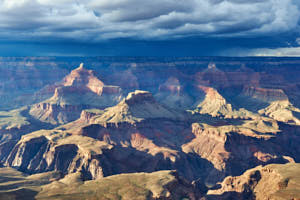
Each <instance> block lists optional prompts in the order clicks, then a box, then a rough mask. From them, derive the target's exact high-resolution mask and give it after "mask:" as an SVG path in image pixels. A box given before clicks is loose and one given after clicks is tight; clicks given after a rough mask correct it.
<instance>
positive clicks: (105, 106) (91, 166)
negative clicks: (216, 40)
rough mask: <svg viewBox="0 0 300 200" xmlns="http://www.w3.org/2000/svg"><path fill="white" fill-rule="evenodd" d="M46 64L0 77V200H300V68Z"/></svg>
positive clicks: (186, 61) (253, 63)
mask: <svg viewBox="0 0 300 200" xmlns="http://www.w3.org/2000/svg"><path fill="white" fill-rule="evenodd" d="M45 59H46V58H45ZM51 59H53V58H48V60H47V59H46V60H47V62H46V63H48V64H49V66H55V67H50V68H49V69H50V70H53V71H51V72H53V73H59V74H60V75H59V76H57V77H55V78H54V77H53V74H52V75H49V74H45V75H43V76H42V75H40V76H38V75H35V76H31V75H29V71H30V70H31V71H32V72H33V71H34V72H35V73H36V74H42V73H44V72H45V69H44V68H43V67H42V68H41V67H38V66H39V65H38V63H36V64H35V62H34V61H32V65H30V66H31V69H30V70H29V69H26V68H25V69H23V68H22V70H23V71H26V70H27V76H25V77H23V78H22V81H24V80H26V78H28V79H30V78H33V77H34V78H35V80H37V81H38V80H40V81H41V82H40V85H38V86H37V85H36V86H34V88H30V89H28V90H27V91H28V93H30V95H29V96H31V98H29V97H26V95H28V94H26V95H25V94H24V92H22V91H21V90H18V89H17V88H19V86H20V85H22V84H21V83H20V82H18V79H16V80H14V84H15V87H10V88H15V89H12V90H13V91H12V92H13V94H15V95H16V96H17V97H14V98H13V97H11V96H10V95H9V94H8V93H7V90H6V89H5V88H6V87H7V84H8V82H7V79H5V77H2V76H0V83H1V84H0V91H1V92H2V93H0V99H4V98H10V99H11V103H10V102H9V101H3V105H1V106H0V108H2V107H4V105H6V106H7V109H2V110H1V111H0V164H1V168H0V185H1V186H2V187H0V199H20V198H22V199H170V200H171V199H175V200H177V199H191V200H194V199H195V200H198V199H208V200H210V199H258V200H260V199H262V200H263V199H274V200H275V199H278V200H279V199H300V180H299V174H300V173H299V170H300V166H299V162H300V148H299V143H300V126H299V125H300V107H299V100H300V78H299V77H300V76H295V75H294V74H298V75H300V69H299V68H298V67H296V66H298V65H300V60H299V61H298V60H293V59H291V58H290V60H289V59H282V60H280V59H279V60H277V59H275V58H269V59H266V60H265V59H258V58H253V59H254V60H251V59H250V58H249V59H248V60H247V59H245V60H243V59H241V58H231V59H228V58H215V60H214V61H213V62H212V59H213V58H210V59H206V58H201V59H200V58H194V60H193V59H191V58H181V59H179V58H177V59H175V58H172V59H171V58H169V59H165V60H163V59H162V60H160V59H159V58H152V59H150V58H143V59H137V58H114V59H115V60H114V59H108V58H103V60H101V61H100V60H98V58H89V59H87V60H85V61H86V66H87V67H85V66H84V65H83V64H80V66H79V67H78V68H75V69H73V70H72V69H70V68H69V67H66V66H74V65H75V64H76V65H77V66H78V63H79V62H80V61H79V60H76V59H75V58H74V59H75V61H68V62H63V61H58V60H57V61H56V60H51ZM118 59H119V60H118ZM222 59H223V60H222ZM44 61H45V60H44ZM22 62H23V61H22ZM7 63H8V65H9V63H10V62H8V61H7ZM44 64H45V63H44ZM50 64H51V65H50ZM67 64H68V65H67ZM19 65H21V64H19ZM19 65H15V67H11V68H10V73H12V74H13V73H15V74H18V73H17V71H19V70H20V69H21V68H20V67H19ZM40 65H41V64H40ZM41 66H43V65H41ZM266 66H267V67H266ZM271 66H276V67H271ZM0 69H1V70H2V71H3V70H4V69H2V68H0ZM291 69H293V70H291ZM62 72H64V73H62ZM2 79H3V80H2ZM273 79H276V80H277V81H273ZM30 81H32V80H30ZM29 87H30V86H28V85H24V88H29ZM24 95H25V96H24ZM24 98H25V99H27V100H26V102H22V101H21V100H22V99H24ZM0 104H1V103H0ZM13 104H14V105H13Z"/></svg>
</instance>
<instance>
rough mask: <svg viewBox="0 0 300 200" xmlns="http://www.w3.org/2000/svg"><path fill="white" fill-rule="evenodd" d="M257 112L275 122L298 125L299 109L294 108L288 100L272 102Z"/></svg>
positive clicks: (299, 118)
mask: <svg viewBox="0 0 300 200" xmlns="http://www.w3.org/2000/svg"><path fill="white" fill-rule="evenodd" d="M258 112H259V113H260V114H261V115H266V116H269V117H271V118H273V119H275V120H277V121H281V122H285V123H289V124H296V125H300V109H298V108H296V107H294V106H293V105H292V104H291V103H290V102H289V101H288V100H283V101H274V102H272V103H271V104H270V105H269V106H268V107H267V108H265V109H262V110H259V111H258Z"/></svg>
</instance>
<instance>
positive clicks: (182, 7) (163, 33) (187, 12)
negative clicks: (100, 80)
mask: <svg viewBox="0 0 300 200" xmlns="http://www.w3.org/2000/svg"><path fill="white" fill-rule="evenodd" d="M298 6H299V5H298ZM298 6H297V5H296V4H294V3H293V1H292V0H253V1H248V0H247V1H246V0H201V1H200V0H144V1H141V0H101V1H99V0H80V1H79V0H0V29H1V32H0V38H2V39H5V38H10V37H12V38H11V39H16V37H18V38H19V39H21V40H23V39H25V40H26V39H30V38H71V39H77V40H83V41H97V40H102V39H107V38H122V37H138V38H147V39H161V38H173V37H185V36H190V35H198V36H199V35H200V36H201V35H205V36H216V35H217V36H220V35H222V36H233V35H240V36H249V35H270V34H277V33H280V32H285V31H293V30H295V29H297V28H298V26H299V25H298V20H299V16H300V11H299V7H298Z"/></svg>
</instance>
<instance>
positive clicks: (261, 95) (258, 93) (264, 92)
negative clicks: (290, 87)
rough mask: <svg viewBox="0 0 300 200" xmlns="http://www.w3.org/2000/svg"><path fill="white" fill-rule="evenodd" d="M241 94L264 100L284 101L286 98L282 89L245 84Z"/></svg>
mask: <svg viewBox="0 0 300 200" xmlns="http://www.w3.org/2000/svg"><path fill="white" fill-rule="evenodd" d="M243 95H245V96H247V97H250V98H254V99H258V100H260V101H264V102H273V101H284V100H287V99H288V97H287V95H286V94H285V93H284V91H283V90H282V89H268V88H259V87H253V86H245V87H244V89H243Z"/></svg>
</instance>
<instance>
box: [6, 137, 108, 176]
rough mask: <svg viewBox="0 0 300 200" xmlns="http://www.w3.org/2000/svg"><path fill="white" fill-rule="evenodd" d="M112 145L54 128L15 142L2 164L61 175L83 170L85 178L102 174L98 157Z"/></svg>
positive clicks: (30, 171)
mask: <svg viewBox="0 0 300 200" xmlns="http://www.w3.org/2000/svg"><path fill="white" fill-rule="evenodd" d="M111 148H112V147H111V146H110V145H108V144H106V143H104V142H100V141H95V140H93V139H90V138H86V137H79V136H71V137H68V136H67V135H66V133H62V132H59V131H58V132H57V131H38V132H35V133H32V134H29V135H26V136H23V137H22V139H21V140H20V141H19V142H18V143H17V144H16V145H15V147H14V148H13V149H12V151H11V152H10V154H9V155H8V157H7V159H6V163H5V165H7V166H11V167H14V168H17V169H19V170H21V171H23V172H27V173H39V172H46V171H61V172H62V173H63V174H68V173H73V172H77V171H82V172H83V173H84V176H85V177H86V178H88V179H89V178H94V179H96V178H99V177H103V172H102V168H101V165H100V163H99V160H98V159H97V157H99V156H100V155H101V154H103V151H104V150H105V149H111Z"/></svg>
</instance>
